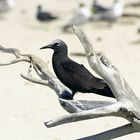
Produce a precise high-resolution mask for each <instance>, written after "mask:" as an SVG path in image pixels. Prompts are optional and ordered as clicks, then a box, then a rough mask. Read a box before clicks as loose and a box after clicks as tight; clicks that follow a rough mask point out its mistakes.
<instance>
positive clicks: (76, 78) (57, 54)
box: [0, 0, 123, 100]
mask: <svg viewBox="0 0 140 140" xmlns="http://www.w3.org/2000/svg"><path fill="white" fill-rule="evenodd" d="M14 5H15V0H0V12H6V11H9V10H10V9H11V8H12V7H13V6H14ZM122 14H123V3H122V0H114V2H113V5H112V6H111V7H110V8H106V7H104V6H101V5H100V4H98V2H97V0H94V1H93V4H92V8H91V9H88V8H87V7H86V6H85V5H84V4H80V5H79V9H78V10H77V13H76V14H75V15H74V17H72V19H71V20H70V21H69V22H68V23H67V24H66V25H65V26H64V27H63V29H64V30H67V29H68V28H69V27H71V26H72V25H73V24H76V25H79V24H83V23H85V22H87V21H89V20H109V21H115V20H117V19H118V18H119V17H120V16H122ZM36 18H37V20H39V21H41V22H46V21H47V22H48V21H53V20H56V19H58V17H57V16H54V15H52V14H51V13H50V12H47V11H43V9H42V6H41V5H39V6H38V7H37V14H36ZM47 48H50V49H53V51H54V53H53V57H52V65H53V69H54V72H55V74H56V76H57V77H58V79H59V80H60V81H61V82H62V83H63V84H64V85H65V86H67V87H68V88H69V89H70V90H71V91H72V94H70V93H68V92H64V93H63V94H62V95H61V98H63V99H67V100H72V99H73V97H74V95H75V93H76V92H82V93H95V94H98V95H102V96H106V97H112V98H115V97H114V95H113V93H112V91H111V89H110V88H109V86H108V85H107V83H106V82H105V81H104V80H103V79H100V78H97V77H95V76H94V75H92V74H91V73H90V72H89V71H88V70H87V69H86V68H85V67H84V66H83V65H82V64H78V63H77V62H75V61H73V60H71V59H70V58H69V57H68V47H67V45H66V44H65V42H64V41H62V40H60V39H57V40H53V41H52V42H51V43H50V44H49V45H46V46H44V47H42V48H40V49H47Z"/></svg>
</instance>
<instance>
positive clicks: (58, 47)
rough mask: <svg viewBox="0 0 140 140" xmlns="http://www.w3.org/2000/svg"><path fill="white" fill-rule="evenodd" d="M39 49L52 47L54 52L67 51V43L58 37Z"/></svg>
mask: <svg viewBox="0 0 140 140" xmlns="http://www.w3.org/2000/svg"><path fill="white" fill-rule="evenodd" d="M40 49H41V50H42V49H53V50H54V52H60V53H67V45H66V44H65V42H64V41H62V40H60V39H56V40H53V41H52V42H51V43H50V44H48V45H46V46H44V47H42V48H40Z"/></svg>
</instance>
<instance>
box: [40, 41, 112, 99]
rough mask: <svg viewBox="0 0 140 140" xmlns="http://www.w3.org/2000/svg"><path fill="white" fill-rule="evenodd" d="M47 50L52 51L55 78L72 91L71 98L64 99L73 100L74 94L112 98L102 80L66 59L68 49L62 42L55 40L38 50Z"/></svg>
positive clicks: (80, 65) (110, 92)
mask: <svg viewBox="0 0 140 140" xmlns="http://www.w3.org/2000/svg"><path fill="white" fill-rule="evenodd" d="M47 48H50V49H53V50H54V53H53V57H52V65H53V69H54V72H55V74H56V76H57V77H58V79H59V80H60V81H61V82H62V83H63V84H64V85H65V86H67V87H68V88H69V89H70V90H72V94H71V96H69V95H68V96H66V95H62V96H64V98H66V99H73V96H74V95H75V93H76V92H82V93H95V94H98V95H102V96H106V97H113V98H114V95H113V93H112V91H111V89H110V88H109V86H108V85H107V83H106V82H105V81H104V80H103V79H100V78H97V77H95V76H93V75H92V74H91V73H90V72H89V71H88V70H87V69H86V68H85V67H84V66H83V65H82V64H78V63H77V62H75V61H73V60H71V59H70V58H69V57H68V48H67V45H66V44H65V42H64V41H62V40H60V39H56V40H53V41H52V42H51V43H50V44H49V45H46V46H44V47H42V48H40V49H47Z"/></svg>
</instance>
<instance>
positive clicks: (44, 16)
mask: <svg viewBox="0 0 140 140" xmlns="http://www.w3.org/2000/svg"><path fill="white" fill-rule="evenodd" d="M36 18H37V19H38V20H39V21H52V20H55V19H57V18H58V17H56V16H53V15H52V14H51V13H49V12H44V11H43V10H42V6H41V5H38V7H37V15H36Z"/></svg>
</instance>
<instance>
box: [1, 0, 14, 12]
mask: <svg viewBox="0 0 140 140" xmlns="http://www.w3.org/2000/svg"><path fill="white" fill-rule="evenodd" d="M15 4H16V1H15V0H0V13H3V12H7V11H9V10H11V9H12V8H13V7H14V6H15Z"/></svg>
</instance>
